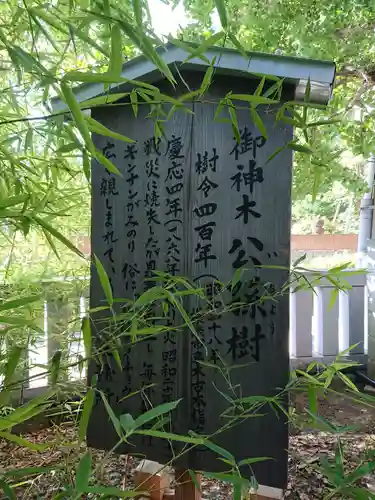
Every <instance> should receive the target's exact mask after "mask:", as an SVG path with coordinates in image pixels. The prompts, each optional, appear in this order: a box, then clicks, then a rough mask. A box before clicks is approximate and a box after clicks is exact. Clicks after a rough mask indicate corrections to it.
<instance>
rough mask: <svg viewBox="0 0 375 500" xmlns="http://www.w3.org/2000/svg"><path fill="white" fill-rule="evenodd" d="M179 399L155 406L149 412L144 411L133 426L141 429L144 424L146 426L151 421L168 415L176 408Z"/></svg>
mask: <svg viewBox="0 0 375 500" xmlns="http://www.w3.org/2000/svg"><path fill="white" fill-rule="evenodd" d="M180 401H181V399H178V400H177V401H171V402H168V403H163V404H161V405H158V406H155V407H154V408H151V410H148V411H146V412H145V413H143V414H142V415H140V416H139V417H138V418H136V419H135V421H134V425H135V427H136V428H137V427H141V426H142V425H144V424H147V422H150V421H151V420H155V419H157V418H158V417H160V416H162V415H164V414H165V413H168V412H170V411H172V410H174V409H175V408H176V406H177V405H178V404H179V402H180Z"/></svg>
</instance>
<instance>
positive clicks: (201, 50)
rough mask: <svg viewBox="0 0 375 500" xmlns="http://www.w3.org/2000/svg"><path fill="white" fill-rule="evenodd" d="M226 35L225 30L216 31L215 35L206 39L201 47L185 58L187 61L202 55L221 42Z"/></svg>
mask: <svg viewBox="0 0 375 500" xmlns="http://www.w3.org/2000/svg"><path fill="white" fill-rule="evenodd" d="M224 36H225V32H224V31H219V32H218V33H215V34H214V35H212V36H210V37H209V38H207V40H205V41H204V42H203V43H201V45H200V46H199V47H197V48H196V49H194V50H193V51H191V54H190V56H189V57H187V58H186V59H185V61H184V62H185V63H186V62H188V61H190V59H193V58H194V57H201V56H202V55H203V54H204V53H205V52H206V51H207V50H208V49H209V48H211V47H212V46H213V45H215V44H217V43H218V42H220V40H222V39H223V37H224Z"/></svg>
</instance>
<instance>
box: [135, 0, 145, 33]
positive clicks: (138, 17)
mask: <svg viewBox="0 0 375 500" xmlns="http://www.w3.org/2000/svg"><path fill="white" fill-rule="evenodd" d="M133 9H134V17H135V21H136V23H137V25H138V27H139V28H142V24H143V20H142V17H143V15H142V0H133Z"/></svg>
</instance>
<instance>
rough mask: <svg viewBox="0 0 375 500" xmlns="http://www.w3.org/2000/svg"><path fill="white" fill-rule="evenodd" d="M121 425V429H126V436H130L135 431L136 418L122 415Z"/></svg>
mask: <svg viewBox="0 0 375 500" xmlns="http://www.w3.org/2000/svg"><path fill="white" fill-rule="evenodd" d="M119 420H120V424H121V427H122V428H123V429H124V431H125V432H126V434H129V433H130V432H132V431H133V429H134V427H135V425H134V418H133V417H132V416H131V415H130V413H124V415H120V419H119Z"/></svg>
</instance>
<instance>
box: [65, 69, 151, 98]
mask: <svg viewBox="0 0 375 500" xmlns="http://www.w3.org/2000/svg"><path fill="white" fill-rule="evenodd" d="M62 80H63V82H83V83H129V84H131V85H134V86H136V87H143V88H145V89H149V90H153V91H155V92H158V91H159V90H158V89H157V87H154V86H153V85H150V84H149V83H145V82H140V81H138V80H129V79H127V78H122V77H121V78H116V77H114V76H113V75H111V74H109V73H93V72H89V71H88V72H83V71H69V72H68V73H65V75H64V77H63V79H62ZM114 95H116V94H114ZM117 95H122V94H117ZM102 97H103V98H104V96H100V97H94V98H93V99H90V100H88V101H86V103H83V104H82V106H84V105H85V104H87V103H90V102H92V101H93V100H94V99H95V100H98V99H101V98H102ZM108 99H109V100H111V95H109V96H108ZM116 100H117V99H116ZM94 102H95V101H94ZM90 106H91V105H90Z"/></svg>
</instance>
